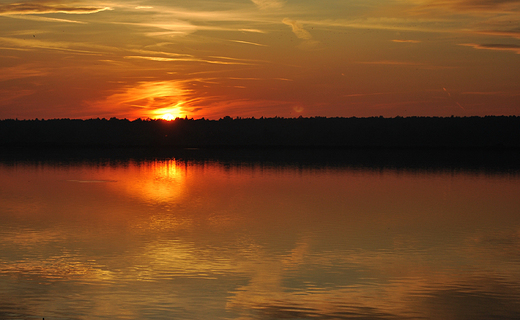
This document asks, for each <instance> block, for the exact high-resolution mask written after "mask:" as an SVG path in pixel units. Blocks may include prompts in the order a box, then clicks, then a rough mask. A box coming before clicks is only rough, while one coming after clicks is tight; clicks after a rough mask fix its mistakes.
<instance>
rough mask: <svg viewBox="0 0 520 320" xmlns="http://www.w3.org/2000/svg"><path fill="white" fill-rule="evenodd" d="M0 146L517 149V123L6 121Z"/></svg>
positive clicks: (504, 119)
mask: <svg viewBox="0 0 520 320" xmlns="http://www.w3.org/2000/svg"><path fill="white" fill-rule="evenodd" d="M0 146H2V147H174V148H190V147H192V148H520V117H517V116H486V117H395V118H384V117H368V118H356V117H352V118H342V117H336V118H328V117H309V118H304V117H299V118H280V117H274V118H238V117H237V118H231V117H224V118H221V119H219V120H208V119H204V118H202V119H188V118H177V119H175V120H173V121H166V120H155V119H146V120H143V119H137V120H133V121H130V120H127V119H117V118H110V119H99V118H97V119H88V120H79V119H50V120H39V119H35V120H15V119H6V120H0Z"/></svg>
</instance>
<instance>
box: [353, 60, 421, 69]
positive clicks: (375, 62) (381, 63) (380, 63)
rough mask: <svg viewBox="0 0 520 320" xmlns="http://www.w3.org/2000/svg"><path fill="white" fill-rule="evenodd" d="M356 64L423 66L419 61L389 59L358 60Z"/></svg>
mask: <svg viewBox="0 0 520 320" xmlns="http://www.w3.org/2000/svg"><path fill="white" fill-rule="evenodd" d="M356 63H358V64H375V65H389V66H412V67H417V66H424V63H419V62H411V61H390V60H381V61H358V62H356Z"/></svg>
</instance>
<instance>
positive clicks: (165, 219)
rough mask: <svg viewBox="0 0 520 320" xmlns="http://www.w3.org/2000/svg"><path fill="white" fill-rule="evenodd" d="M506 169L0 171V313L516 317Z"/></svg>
mask: <svg viewBox="0 0 520 320" xmlns="http://www.w3.org/2000/svg"><path fill="white" fill-rule="evenodd" d="M519 195H520V178H519V176H518V175H515V174H484V173H478V172H472V173H464V172H458V173H457V172H442V171H436V172H428V171H426V170H423V171H417V170H416V171H411V170H410V171H407V170H389V169H388V170H369V169H359V168H358V169H354V168H338V167H336V168H327V167H322V168H310V167H292V166H275V165H273V166H263V165H252V164H247V163H237V164H234V165H229V164H222V163H218V162H208V161H206V162H194V161H191V162H190V161H187V162H184V161H176V160H173V159H170V160H153V161H127V162H112V163H102V162H98V163H87V162H83V163H81V162H80V163H77V162H76V163H60V162H58V161H54V162H40V163H38V162H11V163H9V164H6V163H4V164H0V319H41V318H43V317H45V319H46V320H49V319H50V320H52V319H241V320H246V319H448V320H449V319H472V320H474V319H518V318H520V196H519Z"/></svg>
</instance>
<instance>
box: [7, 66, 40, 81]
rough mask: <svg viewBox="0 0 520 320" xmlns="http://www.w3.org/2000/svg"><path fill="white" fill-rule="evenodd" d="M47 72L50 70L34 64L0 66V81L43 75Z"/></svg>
mask: <svg viewBox="0 0 520 320" xmlns="http://www.w3.org/2000/svg"><path fill="white" fill-rule="evenodd" d="M47 74H48V72H46V71H43V70H40V69H38V68H35V67H34V66H29V65H20V66H16V67H8V68H0V81H6V80H12V79H21V78H28V77H41V76H45V75H47Z"/></svg>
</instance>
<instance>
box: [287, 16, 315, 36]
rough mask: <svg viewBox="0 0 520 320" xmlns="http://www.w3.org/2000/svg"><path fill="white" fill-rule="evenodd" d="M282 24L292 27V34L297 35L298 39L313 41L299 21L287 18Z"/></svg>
mask: <svg viewBox="0 0 520 320" xmlns="http://www.w3.org/2000/svg"><path fill="white" fill-rule="evenodd" d="M282 22H283V23H284V24H286V25H288V26H290V27H291V29H292V32H293V33H294V34H295V35H296V37H298V38H300V39H303V40H310V39H312V35H311V34H310V33H309V32H308V31H307V30H305V29H304V28H303V26H302V25H301V24H300V23H298V21H296V20H291V19H289V18H285V19H283V20H282Z"/></svg>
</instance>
